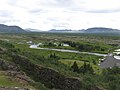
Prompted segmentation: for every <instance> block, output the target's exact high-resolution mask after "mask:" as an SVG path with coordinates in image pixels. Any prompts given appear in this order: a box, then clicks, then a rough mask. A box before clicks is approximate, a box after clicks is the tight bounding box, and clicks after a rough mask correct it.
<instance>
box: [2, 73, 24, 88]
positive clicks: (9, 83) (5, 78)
mask: <svg viewBox="0 0 120 90" xmlns="http://www.w3.org/2000/svg"><path fill="white" fill-rule="evenodd" d="M0 86H7V87H9V86H10V87H20V86H22V85H21V84H20V83H19V82H17V81H13V80H11V79H10V77H9V76H6V75H5V74H4V73H3V72H0Z"/></svg>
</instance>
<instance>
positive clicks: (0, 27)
mask: <svg viewBox="0 0 120 90" xmlns="http://www.w3.org/2000/svg"><path fill="white" fill-rule="evenodd" d="M27 32H49V33H120V30H118V29H112V28H104V27H93V28H88V29H82V30H71V29H63V30H57V29H51V30H49V31H41V30H37V29H31V28H28V29H22V28H21V27H19V26H8V25H4V24H0V33H27Z"/></svg>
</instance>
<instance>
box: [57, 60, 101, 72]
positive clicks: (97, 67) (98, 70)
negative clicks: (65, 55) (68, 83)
mask: <svg viewBox="0 0 120 90" xmlns="http://www.w3.org/2000/svg"><path fill="white" fill-rule="evenodd" d="M75 61H76V62H77V65H78V67H81V66H82V65H83V64H84V61H78V60H69V59H61V60H59V62H61V63H63V64H65V65H67V66H68V67H71V66H72V65H73V63H74V62H75ZM87 63H88V62H87ZM92 67H93V69H94V71H95V73H96V74H100V73H101V72H102V69H101V68H100V67H99V66H98V65H94V64H92Z"/></svg>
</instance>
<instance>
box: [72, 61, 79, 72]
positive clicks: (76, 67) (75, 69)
mask: <svg viewBox="0 0 120 90" xmlns="http://www.w3.org/2000/svg"><path fill="white" fill-rule="evenodd" d="M71 68H72V70H73V72H78V70H79V69H78V65H77V63H76V61H75V62H74V63H73V65H72V66H71Z"/></svg>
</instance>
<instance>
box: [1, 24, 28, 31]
mask: <svg viewBox="0 0 120 90" xmlns="http://www.w3.org/2000/svg"><path fill="white" fill-rule="evenodd" d="M25 32H26V31H25V30H24V29H22V28H20V27H19V26H7V25H4V24H0V33H25Z"/></svg>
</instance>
